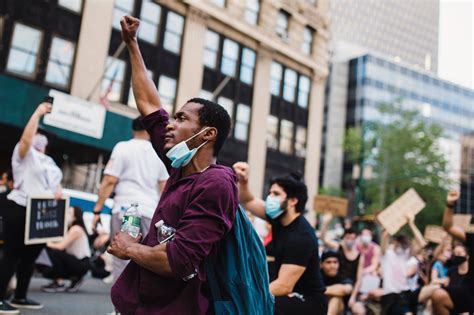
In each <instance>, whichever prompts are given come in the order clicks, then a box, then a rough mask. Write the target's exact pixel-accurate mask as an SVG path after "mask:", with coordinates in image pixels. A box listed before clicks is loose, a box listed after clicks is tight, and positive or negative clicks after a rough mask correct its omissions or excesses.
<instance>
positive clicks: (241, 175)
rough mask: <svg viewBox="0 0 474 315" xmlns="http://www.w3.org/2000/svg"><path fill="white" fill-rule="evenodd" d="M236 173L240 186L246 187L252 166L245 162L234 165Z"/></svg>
mask: <svg viewBox="0 0 474 315" xmlns="http://www.w3.org/2000/svg"><path fill="white" fill-rule="evenodd" d="M233 168H234V171H235V173H236V174H237V180H238V181H239V184H241V185H246V184H247V183H248V181H249V168H250V166H249V165H248V164H247V163H245V162H237V163H235V164H234V165H233Z"/></svg>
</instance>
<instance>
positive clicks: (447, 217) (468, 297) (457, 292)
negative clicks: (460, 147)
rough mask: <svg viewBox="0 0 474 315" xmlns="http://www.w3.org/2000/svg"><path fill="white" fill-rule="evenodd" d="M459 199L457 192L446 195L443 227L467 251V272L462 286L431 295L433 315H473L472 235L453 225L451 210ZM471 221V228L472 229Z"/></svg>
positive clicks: (473, 255) (473, 273)
mask: <svg viewBox="0 0 474 315" xmlns="http://www.w3.org/2000/svg"><path fill="white" fill-rule="evenodd" d="M458 199H459V192H454V191H450V192H449V193H448V197H447V201H446V208H445V210H444V217H443V227H444V229H445V230H446V231H447V232H448V233H449V234H451V235H452V236H453V237H454V238H456V239H458V240H460V241H461V242H463V243H464V244H465V246H466V248H467V249H468V251H469V253H468V254H469V260H468V261H469V271H468V273H467V275H466V278H465V280H464V281H463V283H462V284H460V285H456V286H451V285H449V286H447V287H446V288H441V289H438V290H436V291H435V292H434V293H433V295H432V301H433V310H434V314H438V315H447V314H450V313H451V314H459V313H466V312H469V313H474V234H473V233H472V231H469V232H468V233H467V232H466V231H464V230H463V229H462V228H460V227H457V226H454V225H453V209H454V207H455V206H456V202H457V201H458ZM472 223H473V222H472V221H471V227H472Z"/></svg>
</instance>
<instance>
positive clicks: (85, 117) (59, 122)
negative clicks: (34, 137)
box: [43, 90, 106, 139]
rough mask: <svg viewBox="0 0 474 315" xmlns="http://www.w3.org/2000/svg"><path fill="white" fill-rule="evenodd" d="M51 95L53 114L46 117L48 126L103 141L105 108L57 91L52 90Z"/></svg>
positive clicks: (45, 120)
mask: <svg viewBox="0 0 474 315" xmlns="http://www.w3.org/2000/svg"><path fill="white" fill-rule="evenodd" d="M49 95H50V96H52V97H54V103H53V110H52V112H51V114H47V115H45V116H44V119H43V122H44V123H45V124H46V125H50V126H53V127H57V128H61V129H65V130H69V131H72V132H75V133H79V134H82V135H85V136H89V137H93V138H97V139H102V135H103V133H104V124H105V114H106V110H105V108H104V107H103V106H101V105H98V104H94V103H91V102H88V101H86V100H83V99H81V98H78V97H74V96H71V95H69V94H65V93H62V92H59V91H56V90H50V91H49Z"/></svg>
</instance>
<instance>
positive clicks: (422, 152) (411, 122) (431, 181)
mask: <svg viewBox="0 0 474 315" xmlns="http://www.w3.org/2000/svg"><path fill="white" fill-rule="evenodd" d="M379 112H380V117H379V119H377V121H370V122H364V125H363V127H362V128H361V127H355V128H350V129H348V130H347V133H346V137H345V142H344V147H345V150H346V154H347V157H348V159H349V160H351V161H352V162H353V163H354V164H359V165H361V164H362V165H363V167H364V168H371V169H372V172H371V173H372V174H373V175H372V178H371V179H366V180H363V181H361V182H359V186H360V188H361V191H362V198H363V202H364V204H365V206H366V209H367V210H368V211H367V212H369V213H374V212H376V211H379V210H382V209H384V208H385V207H386V206H388V205H389V204H390V203H391V202H393V201H394V200H395V199H397V198H398V197H399V196H400V195H402V194H403V193H404V192H405V191H407V190H408V189H410V188H412V187H413V188H414V189H415V190H416V191H417V192H418V194H419V195H420V196H421V197H422V198H423V199H424V200H425V202H426V204H427V205H426V208H425V209H423V211H422V212H421V213H420V214H419V215H418V216H417V218H416V219H417V223H418V224H419V225H420V226H421V227H423V228H424V226H425V225H426V224H440V223H441V217H442V211H443V208H444V199H445V194H446V188H447V187H448V185H449V179H448V171H447V161H446V158H445V156H444V154H443V153H442V151H441V150H440V148H439V141H438V140H439V139H440V138H441V137H442V136H443V129H442V128H441V126H439V125H436V124H433V123H427V122H425V121H423V120H422V119H421V117H420V115H419V114H418V112H416V111H407V110H402V109H401V106H400V104H399V103H393V104H383V105H381V106H380V107H379Z"/></svg>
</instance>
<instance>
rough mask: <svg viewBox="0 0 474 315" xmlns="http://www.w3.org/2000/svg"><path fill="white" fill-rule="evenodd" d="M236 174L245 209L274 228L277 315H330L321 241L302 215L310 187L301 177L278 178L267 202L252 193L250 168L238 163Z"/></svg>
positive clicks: (235, 165)
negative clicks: (323, 271)
mask: <svg viewBox="0 0 474 315" xmlns="http://www.w3.org/2000/svg"><path fill="white" fill-rule="evenodd" d="M234 170H235V172H236V173H237V177H238V180H239V199H240V203H241V204H242V206H243V207H244V208H245V209H246V210H248V211H250V212H251V213H252V214H253V215H255V216H258V217H260V218H262V219H265V220H267V221H269V222H270V223H271V225H272V243H273V254H274V256H275V262H274V264H275V272H276V279H274V280H273V281H272V282H271V283H270V292H271V293H272V294H273V295H274V296H275V313H276V314H292V315H293V314H298V315H300V314H301V315H305V314H314V315H319V314H321V315H323V314H324V315H326V313H327V299H326V297H325V295H324V291H325V287H324V284H323V282H322V279H321V272H320V268H319V255H318V239H317V237H316V234H315V231H314V229H313V228H312V227H311V225H310V224H309V223H308V221H307V220H306V219H305V218H304V216H303V215H302V214H303V213H304V211H305V208H304V207H305V204H306V201H307V199H308V195H307V188H306V185H305V184H304V183H303V182H302V181H301V179H300V176H298V175H297V174H290V175H287V176H283V177H278V178H275V179H273V180H271V182H270V192H269V194H268V197H267V199H266V200H265V201H263V200H261V199H258V198H255V196H254V195H253V194H252V193H251V192H250V190H249V187H248V170H249V166H248V164H247V163H243V162H238V163H236V164H234Z"/></svg>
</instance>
